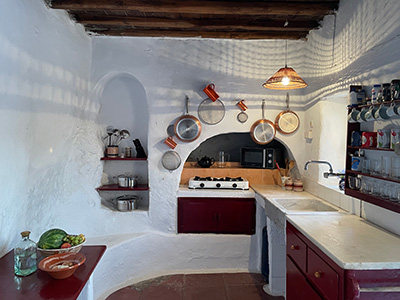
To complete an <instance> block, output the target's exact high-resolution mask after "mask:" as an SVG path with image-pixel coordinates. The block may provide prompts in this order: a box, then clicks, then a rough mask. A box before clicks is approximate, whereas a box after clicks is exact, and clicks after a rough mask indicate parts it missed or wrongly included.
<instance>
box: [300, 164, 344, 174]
mask: <svg viewBox="0 0 400 300" xmlns="http://www.w3.org/2000/svg"><path fill="white" fill-rule="evenodd" d="M311 163H315V164H327V165H328V166H329V172H325V173H324V177H325V178H328V177H329V176H340V175H344V173H333V168H332V165H331V163H330V162H329V161H325V160H309V161H307V162H306V164H305V166H304V170H308V165H309V164H311Z"/></svg>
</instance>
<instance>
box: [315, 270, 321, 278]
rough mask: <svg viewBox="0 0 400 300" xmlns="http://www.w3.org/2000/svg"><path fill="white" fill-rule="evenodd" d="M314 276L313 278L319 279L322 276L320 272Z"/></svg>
mask: <svg viewBox="0 0 400 300" xmlns="http://www.w3.org/2000/svg"><path fill="white" fill-rule="evenodd" d="M314 276H315V278H321V276H322V272H318V271H317V272H315V273H314Z"/></svg>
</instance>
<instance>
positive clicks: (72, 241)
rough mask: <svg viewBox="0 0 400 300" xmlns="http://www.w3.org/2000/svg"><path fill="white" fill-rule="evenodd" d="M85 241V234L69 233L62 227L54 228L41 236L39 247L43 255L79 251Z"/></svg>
mask: <svg viewBox="0 0 400 300" xmlns="http://www.w3.org/2000/svg"><path fill="white" fill-rule="evenodd" d="M85 241H86V240H85V236H84V235H83V234H79V235H74V234H68V233H66V232H65V231H64V230H62V229H58V228H53V229H50V230H47V231H46V232H45V233H43V234H42V235H41V236H40V239H39V241H38V242H37V248H38V251H39V252H40V254H42V256H43V257H48V256H50V255H54V254H59V253H78V252H79V251H80V250H81V248H82V246H83V245H84V244H85Z"/></svg>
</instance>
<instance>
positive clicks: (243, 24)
mask: <svg viewBox="0 0 400 300" xmlns="http://www.w3.org/2000/svg"><path fill="white" fill-rule="evenodd" d="M77 22H78V23H81V24H84V25H98V26H105V27H107V26H130V27H142V28H143V27H150V28H159V27H161V28H176V29H195V28H199V29H200V28H201V29H203V30H229V31H234V30H262V31H266V30H274V31H309V30H311V29H313V28H316V27H318V26H319V23H318V22H317V21H294V22H289V25H288V26H287V27H284V23H285V22H284V21H271V20H266V21H261V20H256V21H255V20H251V19H239V20H238V19H236V20H233V19H229V20H215V19H201V20H199V19H196V20H188V19H186V20H179V19H178V20H177V19H173V20H171V19H165V18H142V17H85V16H82V15H80V16H78V17H77Z"/></svg>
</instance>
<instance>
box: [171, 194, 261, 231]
mask: <svg viewBox="0 0 400 300" xmlns="http://www.w3.org/2000/svg"><path fill="white" fill-rule="evenodd" d="M255 215H256V204H255V199H254V198H194V197H193V198H192V197H181V198H178V233H225V234H254V233H255V223H256V217H255Z"/></svg>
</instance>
